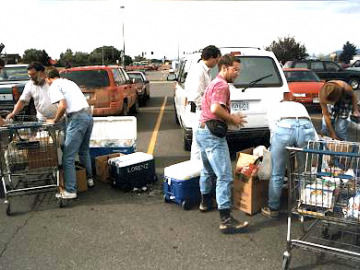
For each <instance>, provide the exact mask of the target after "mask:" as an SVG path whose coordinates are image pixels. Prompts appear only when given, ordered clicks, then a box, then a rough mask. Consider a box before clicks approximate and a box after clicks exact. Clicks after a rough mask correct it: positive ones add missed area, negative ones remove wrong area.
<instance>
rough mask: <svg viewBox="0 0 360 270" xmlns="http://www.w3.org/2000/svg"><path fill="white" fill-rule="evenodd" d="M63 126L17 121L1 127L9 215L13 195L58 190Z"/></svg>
mask: <svg viewBox="0 0 360 270" xmlns="http://www.w3.org/2000/svg"><path fill="white" fill-rule="evenodd" d="M60 130H61V126H59V125H54V124H47V123H42V122H36V121H14V122H12V123H9V124H7V125H5V126H3V127H0V169H1V180H2V185H3V190H4V197H5V200H4V202H5V204H7V207H6V214H7V215H10V214H11V204H10V199H11V197H13V196H20V195H27V194H34V193H38V192H48V191H55V190H56V189H58V186H59V171H58V147H59V132H60Z"/></svg>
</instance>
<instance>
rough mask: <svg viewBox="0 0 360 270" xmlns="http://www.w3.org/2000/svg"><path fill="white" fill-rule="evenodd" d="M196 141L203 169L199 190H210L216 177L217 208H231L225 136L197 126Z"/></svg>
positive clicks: (228, 164) (228, 153)
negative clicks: (220, 136) (218, 135)
mask: <svg viewBox="0 0 360 270" xmlns="http://www.w3.org/2000/svg"><path fill="white" fill-rule="evenodd" d="M196 141H197V143H198V145H199V148H200V153H201V159H202V162H203V169H202V170H201V173H200V192H201V194H209V193H211V192H212V187H213V181H214V180H215V179H216V202H217V205H218V209H219V210H221V209H229V208H231V185H232V181H233V177H232V168H231V160H230V152H229V147H228V144H227V141H226V138H225V137H224V138H219V137H217V136H215V135H213V134H212V133H211V132H210V131H209V130H208V128H207V127H206V126H205V128H201V127H199V128H198V129H197V131H196Z"/></svg>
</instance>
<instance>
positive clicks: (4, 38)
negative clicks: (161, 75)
mask: <svg viewBox="0 0 360 270" xmlns="http://www.w3.org/2000/svg"><path fill="white" fill-rule="evenodd" d="M120 7H124V8H120ZM0 25H1V27H0V43H4V44H5V49H4V51H3V52H6V53H18V54H20V55H23V53H24V51H25V50H26V49H31V48H34V49H38V50H45V51H46V52H47V53H48V54H49V56H50V57H52V58H53V59H58V58H59V57H60V54H61V53H63V52H65V51H66V49H71V50H72V51H73V52H74V53H75V52H78V51H79V52H87V53H90V52H91V51H92V50H94V49H95V48H98V47H101V46H104V45H105V46H114V47H116V48H117V49H118V50H121V49H122V47H123V40H124V39H123V36H124V37H125V53H126V55H130V56H131V57H134V56H137V55H140V54H141V53H142V52H144V53H146V57H148V58H158V59H160V58H163V57H164V56H165V57H166V58H167V59H176V58H177V57H178V56H179V57H182V56H183V55H184V52H185V53H188V52H193V51H196V50H199V49H201V48H203V47H205V46H207V45H215V46H218V47H225V46H227V47H229V46H254V47H260V48H264V47H266V46H269V45H270V44H271V42H272V41H274V40H276V41H277V40H278V38H283V37H287V36H290V37H294V38H295V40H296V41H297V42H299V43H301V44H302V45H305V47H306V49H307V52H308V53H309V54H310V55H322V54H323V55H326V54H329V53H331V52H333V51H336V50H341V49H342V47H343V45H344V44H345V43H346V42H347V41H349V42H350V43H352V44H354V45H355V46H356V47H357V48H360V35H359V34H358V32H357V29H358V27H359V25H360V1H359V0H344V1H336V0H332V1H310V0H305V1H292V0H287V1H271V0H267V1H224V0H220V1H189V0H188V1H180V0H179V1H176V0H173V1H170V0H76V1H75V0H1V1H0ZM123 26H124V35H123ZM151 52H153V55H151Z"/></svg>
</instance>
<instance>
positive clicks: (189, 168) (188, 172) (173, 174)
mask: <svg viewBox="0 0 360 270" xmlns="http://www.w3.org/2000/svg"><path fill="white" fill-rule="evenodd" d="M202 167H203V164H202V161H201V160H188V161H183V162H180V163H177V164H174V165H171V166H169V167H166V168H165V169H164V175H165V176H166V177H170V178H173V179H177V180H189V179H191V178H194V177H198V176H200V171H201V169H202Z"/></svg>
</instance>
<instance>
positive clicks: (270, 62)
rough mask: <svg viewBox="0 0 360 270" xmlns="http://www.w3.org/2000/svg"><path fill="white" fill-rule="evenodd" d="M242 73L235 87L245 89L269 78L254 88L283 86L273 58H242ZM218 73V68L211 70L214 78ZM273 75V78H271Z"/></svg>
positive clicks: (235, 82)
mask: <svg viewBox="0 0 360 270" xmlns="http://www.w3.org/2000/svg"><path fill="white" fill-rule="evenodd" d="M238 58H239V59H240V61H241V71H240V73H239V76H238V77H237V78H236V79H235V81H234V86H236V87H245V86H248V85H249V84H250V83H252V82H254V81H255V80H258V79H259V78H262V77H265V76H268V77H267V78H265V79H263V80H261V81H259V82H258V83H256V85H255V86H254V87H266V86H281V85H282V84H283V82H282V79H281V76H280V73H279V70H278V67H277V65H276V63H275V61H274V59H272V58H271V57H267V56H240V57H238ZM217 73H218V68H217V67H216V68H213V69H212V70H211V75H212V77H215V76H216V74H217ZM270 75H271V76H270Z"/></svg>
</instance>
